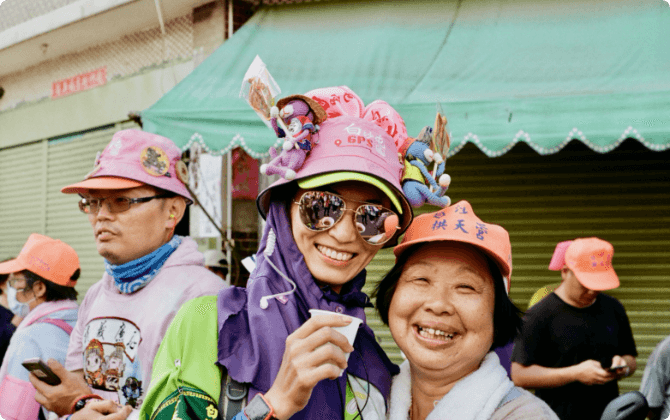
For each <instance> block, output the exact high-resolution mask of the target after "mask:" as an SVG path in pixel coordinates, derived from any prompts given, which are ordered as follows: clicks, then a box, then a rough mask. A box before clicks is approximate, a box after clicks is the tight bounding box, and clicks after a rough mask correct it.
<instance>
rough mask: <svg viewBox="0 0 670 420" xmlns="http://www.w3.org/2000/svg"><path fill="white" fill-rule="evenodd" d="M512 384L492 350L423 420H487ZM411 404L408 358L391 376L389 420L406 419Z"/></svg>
mask: <svg viewBox="0 0 670 420" xmlns="http://www.w3.org/2000/svg"><path fill="white" fill-rule="evenodd" d="M513 387H514V383H513V382H512V381H511V380H510V379H509V378H508V377H507V372H506V371H505V369H504V368H503V367H502V366H501V365H500V359H499V358H498V355H497V354H495V352H493V351H491V352H489V353H488V354H487V355H486V357H485V358H484V361H483V362H482V364H481V366H479V369H477V370H476V371H474V372H472V373H471V374H469V375H467V376H465V377H464V378H461V379H460V380H459V381H458V382H456V384H455V385H454V386H453V388H451V390H450V391H449V392H448V393H447V394H446V395H445V396H444V397H442V399H441V400H440V402H438V403H437V405H436V406H435V409H434V410H433V411H431V413H430V414H429V415H428V417H427V418H426V420H448V419H454V420H488V419H489V418H490V417H491V416H492V415H493V412H494V411H495V410H496V409H497V408H498V406H499V405H500V402H501V401H502V400H503V398H505V396H506V395H507V393H508V392H509V391H510V390H511V389H512V388H513ZM411 404H412V379H411V375H410V366H409V361H407V360H405V362H404V363H403V364H402V365H401V366H400V373H399V374H398V375H396V376H395V378H393V385H392V386H391V408H390V410H389V420H408V418H409V416H408V413H409V409H410V406H411Z"/></svg>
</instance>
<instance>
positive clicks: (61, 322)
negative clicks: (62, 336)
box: [36, 318, 73, 335]
mask: <svg viewBox="0 0 670 420" xmlns="http://www.w3.org/2000/svg"><path fill="white" fill-rule="evenodd" d="M36 324H51V325H55V326H57V327H58V328H60V329H61V330H63V331H65V332H66V333H67V335H71V334H72V330H73V328H72V326H71V325H70V324H68V323H67V322H65V321H64V320H62V319H52V318H45V319H42V320H38V321H37V322H36Z"/></svg>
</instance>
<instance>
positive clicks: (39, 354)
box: [0, 233, 80, 420]
mask: <svg viewBox="0 0 670 420" xmlns="http://www.w3.org/2000/svg"><path fill="white" fill-rule="evenodd" d="M0 274H10V278H9V287H8V303H9V307H10V308H11V310H12V312H14V314H15V315H17V316H20V317H22V318H23V320H22V321H21V323H20V324H19V326H18V328H17V329H16V332H15V333H14V335H13V336H12V339H11V341H10V344H9V347H8V349H7V353H6V357H5V359H4V360H3V362H2V366H1V367H0V396H2V398H0V417H3V418H5V419H6V420H36V419H38V417H39V415H40V405H39V404H38V403H37V401H35V399H34V398H33V396H34V395H35V388H34V387H33V385H32V384H31V383H30V381H29V372H28V370H26V368H24V367H23V366H22V364H21V363H22V362H23V361H24V360H26V359H31V358H39V359H41V360H44V361H46V360H48V359H55V360H58V361H59V362H61V363H63V362H64V361H65V355H66V352H67V347H68V343H69V341H70V333H71V332H72V328H73V327H74V325H75V323H76V322H77V309H78V306H77V291H76V290H75V289H74V286H75V285H76V284H77V279H78V278H79V274H80V269H79V257H78V256H77V253H76V252H75V250H74V249H72V247H71V246H69V245H68V244H66V243H64V242H62V241H60V240H57V239H52V238H49V237H48V236H44V235H40V234H37V233H33V234H32V235H30V237H29V238H28V241H27V242H26V244H25V245H24V246H23V249H22V250H21V252H20V253H19V255H18V257H16V258H15V259H13V260H9V261H5V262H3V263H0ZM43 414H44V415H45V417H46V415H47V413H46V411H45V412H44V413H43Z"/></svg>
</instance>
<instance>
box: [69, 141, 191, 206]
mask: <svg viewBox="0 0 670 420" xmlns="http://www.w3.org/2000/svg"><path fill="white" fill-rule="evenodd" d="M186 182H188V169H187V168H186V164H185V163H184V162H183V161H182V160H181V150H180V149H179V148H178V147H177V146H176V145H175V144H174V143H173V142H172V140H170V139H168V138H166V137H163V136H159V135H157V134H152V133H147V132H146V131H142V130H136V129H130V130H122V131H118V132H116V133H115V134H114V136H113V137H112V141H110V142H109V144H108V145H107V147H105V150H103V151H102V153H100V154H98V156H97V157H96V159H95V164H94V167H93V170H92V171H91V172H89V173H88V175H86V177H85V180H84V181H82V182H78V183H76V184H72V185H68V186H66V187H63V188H62V189H61V192H63V193H65V194H81V193H84V192H86V191H88V190H89V189H100V190H119V189H125V188H135V187H140V186H142V185H151V186H153V187H156V188H161V189H163V190H166V191H170V192H173V193H175V194H178V195H180V196H182V197H184V198H186V200H187V201H188V203H189V204H190V203H192V202H193V198H192V197H191V194H190V193H189V192H188V189H187V188H186V185H185V183H186Z"/></svg>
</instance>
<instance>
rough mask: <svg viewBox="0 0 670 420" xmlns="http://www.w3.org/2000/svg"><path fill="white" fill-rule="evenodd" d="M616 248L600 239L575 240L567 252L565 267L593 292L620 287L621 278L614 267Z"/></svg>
mask: <svg viewBox="0 0 670 420" xmlns="http://www.w3.org/2000/svg"><path fill="white" fill-rule="evenodd" d="M613 256H614V247H613V246H612V244H611V243H609V242H607V241H603V240H602V239H599V238H579V239H575V240H574V241H573V242H572V244H570V246H569V247H568V249H567V251H565V265H567V266H568V268H569V269H570V270H572V272H573V273H575V277H577V280H579V282H580V283H581V284H582V285H583V286H584V287H586V288H587V289H591V290H610V289H615V288H617V287H619V277H618V276H617V274H616V272H615V271H614V267H612V257H613Z"/></svg>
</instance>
